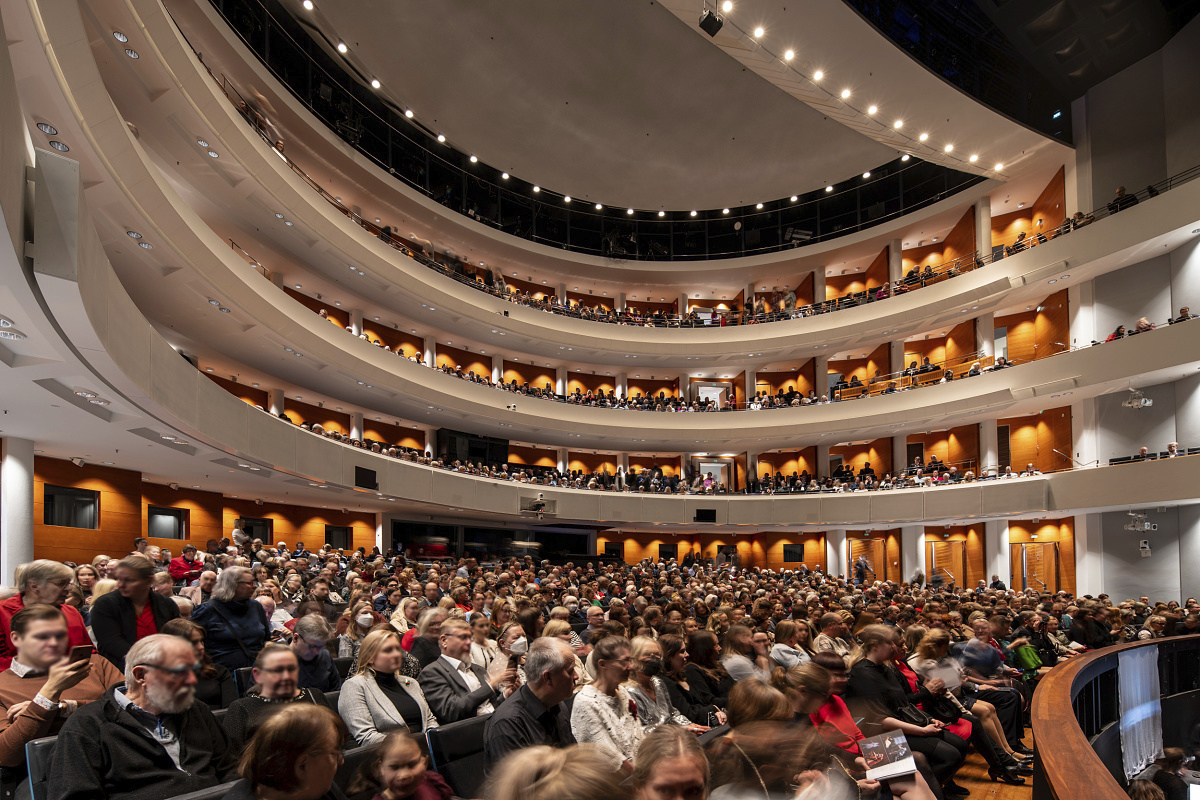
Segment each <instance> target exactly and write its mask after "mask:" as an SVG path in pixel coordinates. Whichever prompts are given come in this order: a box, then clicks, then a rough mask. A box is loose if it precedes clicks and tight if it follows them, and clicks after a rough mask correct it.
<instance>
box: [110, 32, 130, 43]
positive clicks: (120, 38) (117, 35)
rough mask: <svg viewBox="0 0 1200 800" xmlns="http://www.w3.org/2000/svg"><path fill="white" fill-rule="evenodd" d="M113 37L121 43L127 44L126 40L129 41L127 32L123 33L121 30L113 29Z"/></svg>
mask: <svg viewBox="0 0 1200 800" xmlns="http://www.w3.org/2000/svg"><path fill="white" fill-rule="evenodd" d="M113 38H114V39H116V40H117V41H118V42H120V43H121V44H125V43H126V42H128V41H129V37H128V36H126V35H125V34H123V33H121V32H120V31H113Z"/></svg>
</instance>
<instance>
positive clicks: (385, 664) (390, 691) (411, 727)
mask: <svg viewBox="0 0 1200 800" xmlns="http://www.w3.org/2000/svg"><path fill="white" fill-rule="evenodd" d="M403 661H404V650H402V649H401V647H400V634H398V633H396V632H395V631H390V630H386V629H380V630H374V631H371V632H370V633H368V634H367V636H366V638H364V639H363V643H362V646H361V647H360V648H359V650H358V669H357V670H356V672H355V674H354V677H352V678H347V679H346V682H345V683H344V684H342V690H341V694H339V695H338V712H339V713H340V714H341V716H342V719H344V720H345V721H346V725H347V726H348V727H349V728H350V735H351V736H353V737H354V740H355V741H356V742H358V743H359V744H360V745H368V744H376V743H378V742H382V741H383V740H384V737H386V736H387V734H388V733H391V732H392V731H395V730H401V731H403V730H408V731H411V732H414V733H420V732H423V731H425V730H428V729H429V728H434V727H437V720H436V719H435V718H434V716H433V712H431V711H430V710H429V706H428V705H427V704H426V702H425V695H424V693H423V692H422V691H421V686H420V685H419V684H418V683H417V682H416V681H415V680H413V679H412V678H409V677H408V676H405V675H398V670H399V669H400V666H401V664H403Z"/></svg>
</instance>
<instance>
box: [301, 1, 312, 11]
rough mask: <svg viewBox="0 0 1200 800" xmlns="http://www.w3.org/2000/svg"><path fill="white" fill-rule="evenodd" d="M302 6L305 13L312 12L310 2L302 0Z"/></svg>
mask: <svg viewBox="0 0 1200 800" xmlns="http://www.w3.org/2000/svg"><path fill="white" fill-rule="evenodd" d="M303 5H304V10H305V11H312V10H313V2H312V0H304V3H303Z"/></svg>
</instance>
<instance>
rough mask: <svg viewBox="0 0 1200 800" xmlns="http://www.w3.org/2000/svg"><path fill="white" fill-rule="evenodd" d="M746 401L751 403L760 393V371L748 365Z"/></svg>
mask: <svg viewBox="0 0 1200 800" xmlns="http://www.w3.org/2000/svg"><path fill="white" fill-rule="evenodd" d="M745 375H746V385H745V387H744V388H745V390H746V402H747V403H749V402H750V401H751V400H752V399H753V398H754V395H756V394H758V372H757V371H756V370H755V369H754V367H746V372H745Z"/></svg>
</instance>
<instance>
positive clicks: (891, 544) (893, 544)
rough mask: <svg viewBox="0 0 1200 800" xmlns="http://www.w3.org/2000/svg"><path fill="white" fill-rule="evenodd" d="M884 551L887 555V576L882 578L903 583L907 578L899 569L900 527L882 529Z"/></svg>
mask: <svg viewBox="0 0 1200 800" xmlns="http://www.w3.org/2000/svg"><path fill="white" fill-rule="evenodd" d="M883 541H884V553H885V554H886V556H887V577H886V578H885V579H884V580H889V581H895V582H896V583H903V582H904V581H905V580H906V579H907V578H906V576H905V575H904V573H903V572H901V571H900V567H901V565H902V564H901V561H900V558H901V556H900V529H899V528H892V529H891V530H887V531H883Z"/></svg>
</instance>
